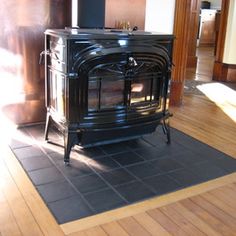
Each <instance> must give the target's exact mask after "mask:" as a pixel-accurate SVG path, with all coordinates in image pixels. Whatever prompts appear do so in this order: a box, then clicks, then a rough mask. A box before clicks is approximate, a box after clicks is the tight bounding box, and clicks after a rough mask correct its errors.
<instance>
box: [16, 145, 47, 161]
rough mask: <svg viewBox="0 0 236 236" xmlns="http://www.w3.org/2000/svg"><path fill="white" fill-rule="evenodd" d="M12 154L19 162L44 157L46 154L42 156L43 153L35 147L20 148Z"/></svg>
mask: <svg viewBox="0 0 236 236" xmlns="http://www.w3.org/2000/svg"><path fill="white" fill-rule="evenodd" d="M13 152H14V154H15V155H16V156H17V158H18V159H19V160H22V159H24V158H28V157H37V156H39V157H42V156H46V154H44V153H43V151H42V150H41V149H40V148H39V147H37V146H28V147H22V148H18V149H14V150H13Z"/></svg>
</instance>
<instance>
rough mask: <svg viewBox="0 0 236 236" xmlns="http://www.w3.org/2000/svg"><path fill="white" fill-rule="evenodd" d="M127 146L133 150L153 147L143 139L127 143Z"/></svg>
mask: <svg viewBox="0 0 236 236" xmlns="http://www.w3.org/2000/svg"><path fill="white" fill-rule="evenodd" d="M126 144H127V146H128V147H129V148H130V149H132V150H135V149H141V148H148V147H152V145H151V144H150V143H148V142H146V141H145V140H144V139H142V138H138V139H134V140H130V141H127V142H126Z"/></svg>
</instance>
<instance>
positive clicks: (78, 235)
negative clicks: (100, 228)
mask: <svg viewBox="0 0 236 236" xmlns="http://www.w3.org/2000/svg"><path fill="white" fill-rule="evenodd" d="M67 236H87V235H86V233H85V232H83V231H79V232H75V233H72V234H68V235H67Z"/></svg>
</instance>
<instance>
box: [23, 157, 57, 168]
mask: <svg viewBox="0 0 236 236" xmlns="http://www.w3.org/2000/svg"><path fill="white" fill-rule="evenodd" d="M20 162H21V164H22V165H23V167H24V169H25V170H26V171H32V170H37V169H42V168H46V167H50V166H52V165H53V164H52V162H51V161H50V160H49V159H48V158H46V157H45V156H43V157H40V156H38V157H37V158H35V157H28V158H24V159H22V160H21V161H20Z"/></svg>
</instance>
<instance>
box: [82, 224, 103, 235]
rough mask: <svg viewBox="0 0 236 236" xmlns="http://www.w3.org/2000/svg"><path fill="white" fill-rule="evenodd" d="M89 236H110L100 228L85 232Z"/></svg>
mask: <svg viewBox="0 0 236 236" xmlns="http://www.w3.org/2000/svg"><path fill="white" fill-rule="evenodd" d="M84 232H85V234H86V235H87V236H107V235H108V234H107V233H106V232H105V231H104V230H103V229H102V228H101V227H100V226H97V227H93V228H91V229H88V230H86V231H84Z"/></svg>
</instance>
